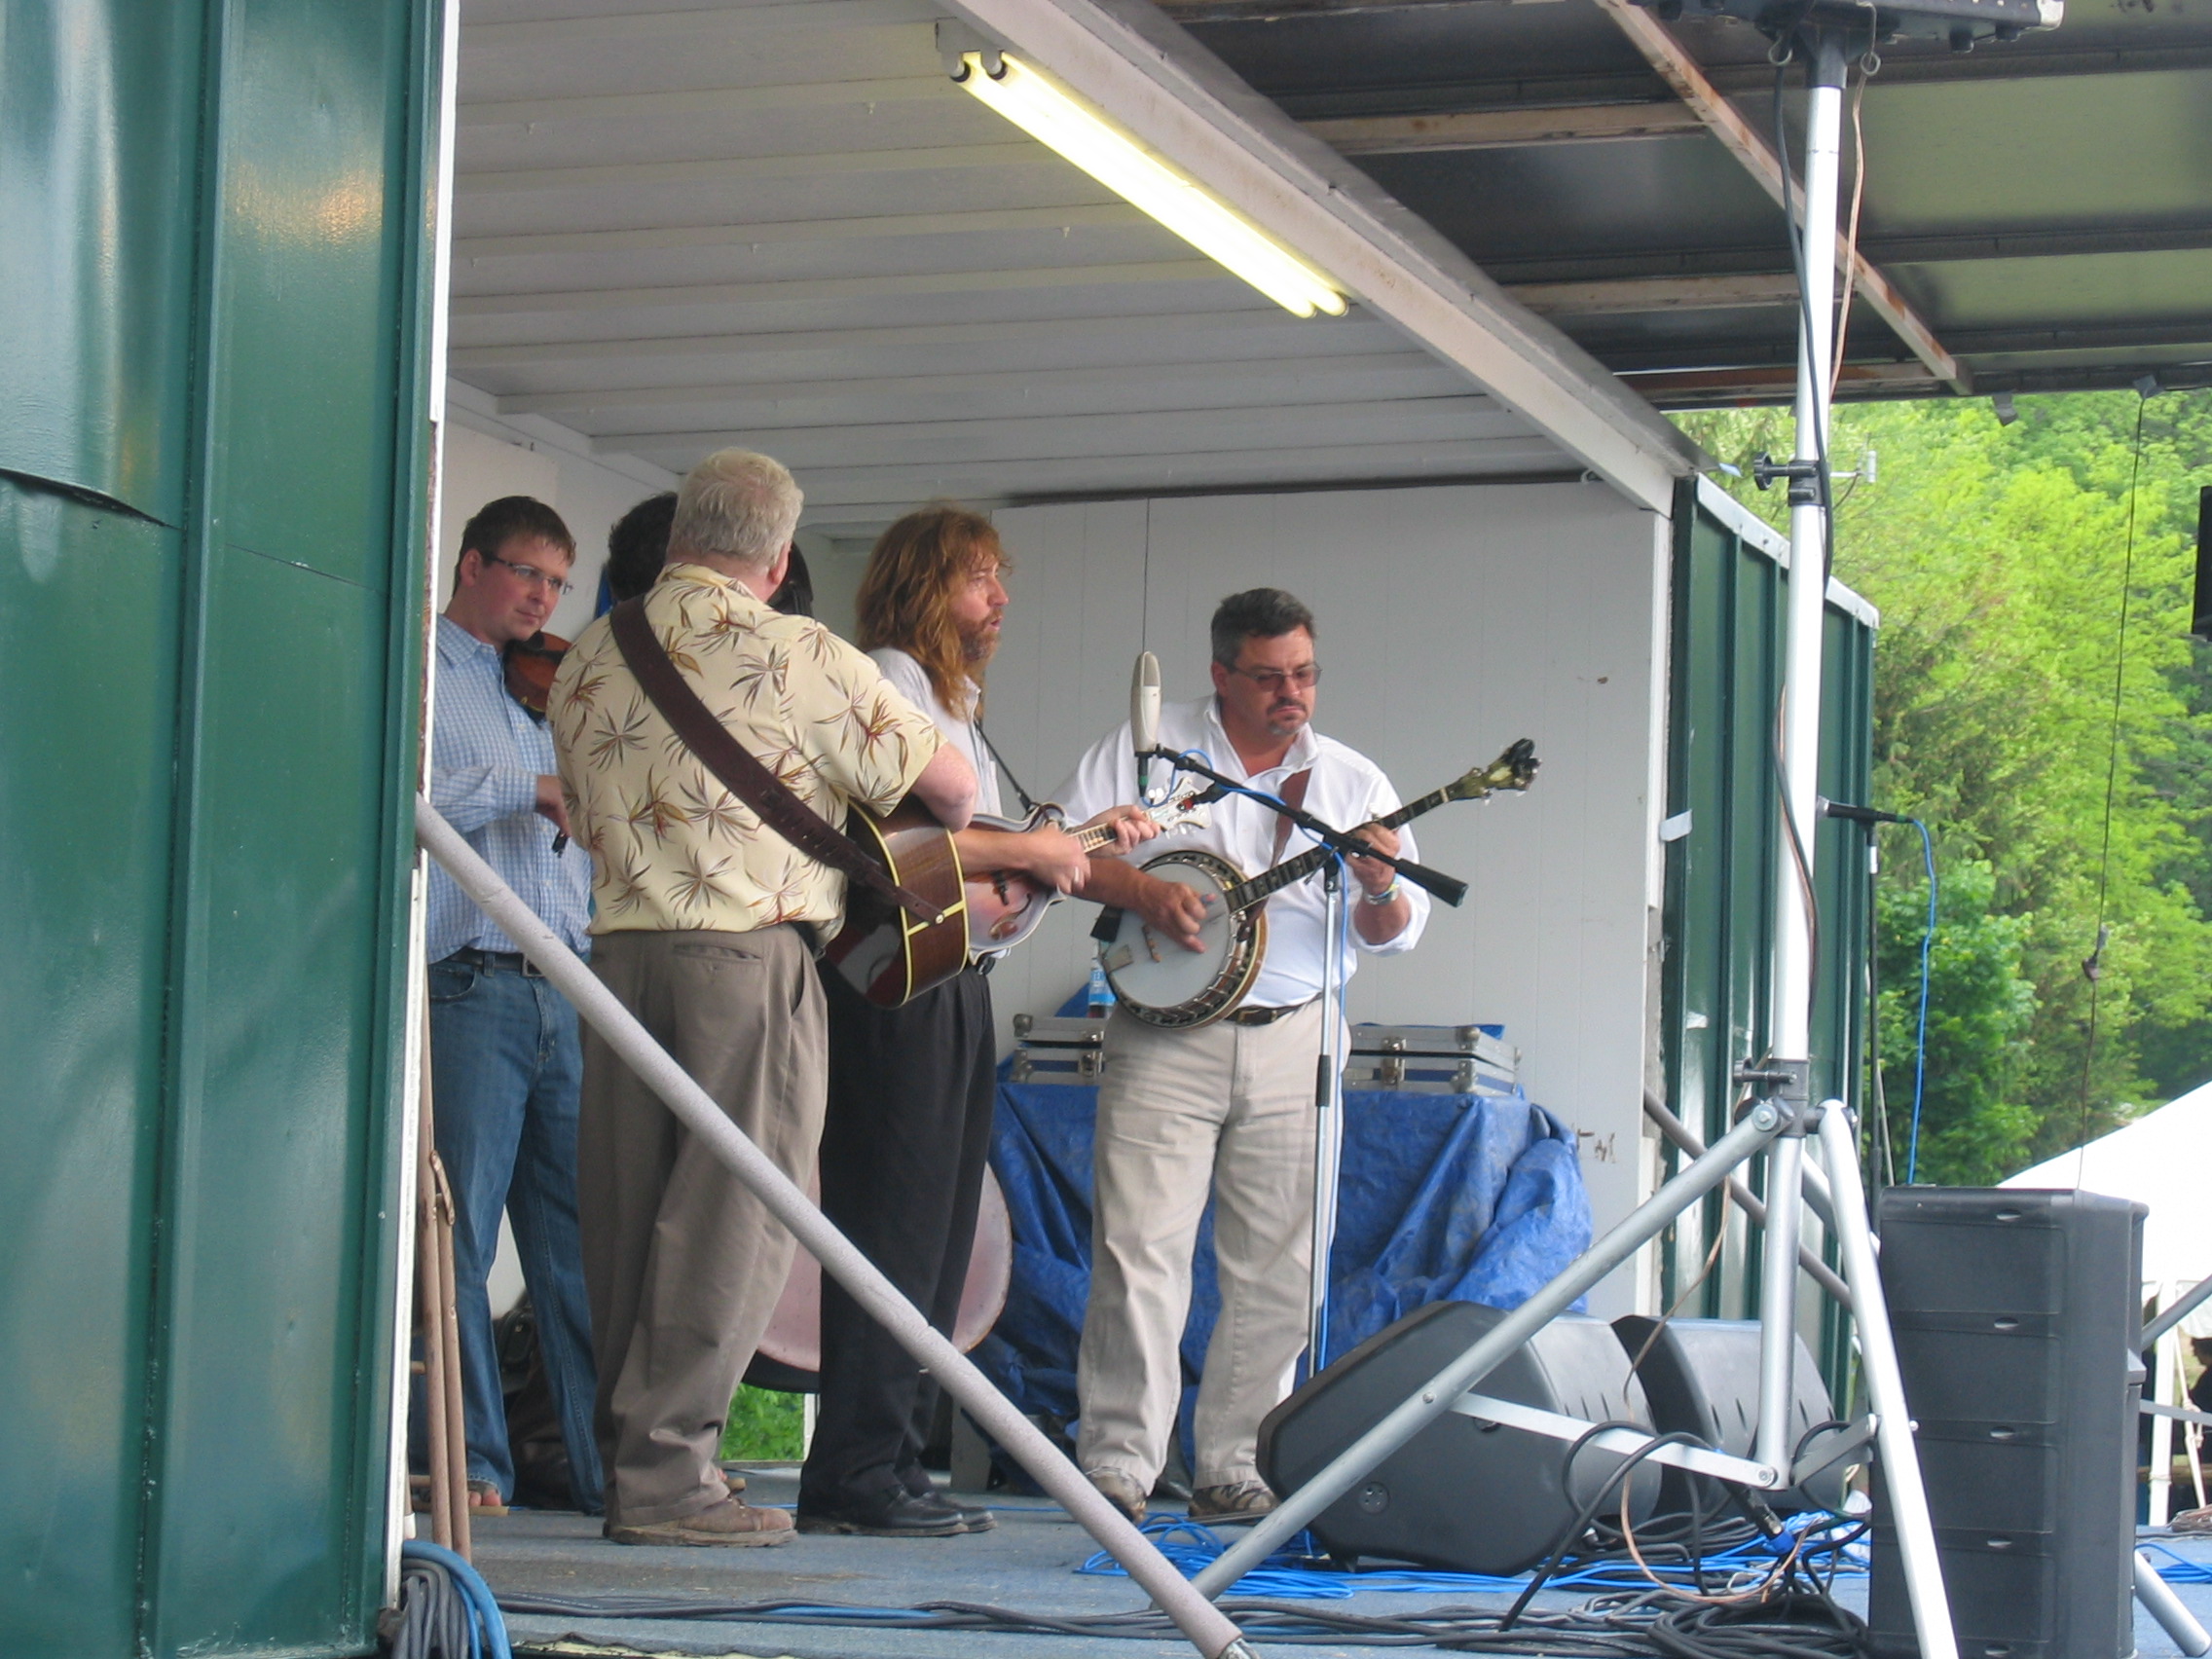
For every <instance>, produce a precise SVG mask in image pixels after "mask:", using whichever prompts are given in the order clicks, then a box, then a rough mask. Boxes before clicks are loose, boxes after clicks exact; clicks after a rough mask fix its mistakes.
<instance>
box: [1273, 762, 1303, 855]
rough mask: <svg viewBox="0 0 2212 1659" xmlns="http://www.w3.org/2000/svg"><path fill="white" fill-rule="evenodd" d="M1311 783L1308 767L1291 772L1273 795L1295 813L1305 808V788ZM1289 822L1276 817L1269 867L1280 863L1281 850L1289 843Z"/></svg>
mask: <svg viewBox="0 0 2212 1659" xmlns="http://www.w3.org/2000/svg"><path fill="white" fill-rule="evenodd" d="M1312 781H1313V768H1312V767H1310V766H1309V767H1307V768H1306V770H1305V771H1303V772H1293V773H1291V775H1290V776H1289V777H1287V778H1285V779H1283V781H1282V788H1281V789H1279V790H1277V791H1276V792H1275V793H1276V794H1277V795H1278V796H1280V797H1281V800H1282V802H1283V804H1284V805H1285V806H1288V807H1290V808H1291V809H1292V810H1293V811H1296V810H1297V809H1299V808H1301V807H1303V806H1305V804H1306V786H1307V785H1308V784H1310V783H1311V782H1312ZM1290 831H1291V822H1290V820H1289V819H1287V818H1279V817H1278V818H1277V819H1276V820H1275V850H1274V851H1273V852H1272V853H1271V854H1269V855H1268V863H1269V865H1270V866H1274V865H1278V864H1280V863H1282V850H1283V848H1284V847H1285V846H1287V845H1288V844H1289V842H1290Z"/></svg>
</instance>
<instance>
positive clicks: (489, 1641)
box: [399, 1538, 514, 1659]
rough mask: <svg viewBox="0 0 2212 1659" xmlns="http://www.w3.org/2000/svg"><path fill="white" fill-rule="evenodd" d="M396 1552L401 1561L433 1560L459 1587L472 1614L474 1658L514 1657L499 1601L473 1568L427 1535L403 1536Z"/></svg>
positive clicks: (470, 1632)
mask: <svg viewBox="0 0 2212 1659" xmlns="http://www.w3.org/2000/svg"><path fill="white" fill-rule="evenodd" d="M399 1556H400V1559H401V1560H402V1561H406V1560H409V1559H412V1560H416V1561H427V1562H434V1563H436V1564H437V1565H438V1566H439V1567H444V1568H445V1569H446V1573H447V1575H448V1576H449V1577H451V1578H452V1579H453V1581H454V1583H455V1585H456V1586H458V1587H459V1588H460V1590H461V1598H462V1599H463V1600H464V1601H466V1602H467V1604H468V1610H469V1613H470V1614H471V1617H470V1619H469V1647H470V1651H471V1653H472V1655H474V1656H475V1659H514V1655H513V1652H512V1650H511V1649H509V1647H508V1646H507V1621H506V1620H505V1619H503V1618H502V1617H500V1616H499V1604H498V1601H497V1600H495V1599H494V1597H493V1595H492V1587H491V1586H490V1585H489V1584H487V1583H485V1582H484V1579H483V1577H482V1575H481V1574H479V1573H478V1572H477V1570H476V1568H474V1567H470V1566H469V1565H468V1563H467V1562H465V1561H463V1560H461V1557H460V1556H458V1555H456V1554H455V1553H454V1552H453V1551H452V1550H449V1549H447V1548H446V1547H445V1545H443V1544H433V1543H431V1542H430V1541H429V1540H428V1539H427V1538H408V1539H406V1540H405V1541H403V1542H402V1543H401V1544H400V1546H399Z"/></svg>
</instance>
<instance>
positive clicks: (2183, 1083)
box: [1677, 392, 2212, 1183]
mask: <svg viewBox="0 0 2212 1659" xmlns="http://www.w3.org/2000/svg"><path fill="white" fill-rule="evenodd" d="M2018 408H2019V416H2020V418H2019V420H2018V422H2017V423H2016V424H2013V425H2010V426H2002V425H2000V424H1998V422H1997V420H1996V418H1995V416H1994V414H1993V413H1992V411H1991V408H1990V405H1989V403H1988V402H1987V401H1986V400H1984V399H1980V398H1975V399H1971V400H1960V401H1946V402H1927V403H1897V404H1864V405H1848V406H1845V407H1843V408H1840V409H1839V410H1838V411H1837V413H1836V418H1835V432H1834V437H1833V441H1832V443H1831V446H1830V454H1831V459H1832V461H1833V464H1834V465H1835V467H1836V468H1838V469H1839V470H1844V471H1849V470H1851V469H1853V468H1854V467H1856V466H1857V465H1858V464H1859V458H1860V457H1861V456H1862V453H1863V452H1864V451H1865V450H1866V449H1868V448H1869V447H1870V448H1872V449H1874V450H1875V451H1877V452H1878V453H1879V455H1880V466H1879V472H1878V482H1876V483H1874V484H1871V485H1866V484H1846V485H1843V486H1839V490H1838V498H1839V499H1838V511H1837V515H1836V549H1835V559H1836V574H1837V575H1838V576H1840V577H1841V578H1842V579H1843V580H1844V581H1845V582H1847V583H1849V584H1850V585H1851V586H1852V587H1854V588H1856V589H1858V590H1859V591H1860V592H1861V593H1862V594H1864V595H1865V596H1866V597H1867V598H1868V599H1869V600H1871V601H1872V602H1873V603H1874V604H1875V605H1876V606H1878V607H1879V608H1880V609H1881V612H1882V627H1881V632H1880V634H1879V636H1878V637H1877V643H1876V645H1875V651H1874V725H1875V731H1874V756H1875V773H1874V776H1875V804H1877V805H1881V806H1885V807H1889V808H1891V809H1893V810H1895V811H1899V812H1905V813H1910V814H1912V815H1913V816H1915V817H1918V818H1921V819H1924V820H1925V821H1926V822H1927V823H1928V825H1929V827H1930V829H1931V830H1932V831H1933V832H1934V835H1935V840H1936V868H1937V873H1938V876H1939V878H1940V882H1939V891H1940V913H1939V916H1938V921H1937V930H1936V942H1935V948H1934V951H1933V962H1932V967H1933V987H1934V988H1933V991H1932V995H1931V999H1930V1024H1929V1046H1928V1061H1927V1065H1928V1074H1927V1093H1926V1106H1925V1110H1924V1115H1923V1122H1922V1127H1921V1140H1920V1167H1919V1176H1920V1179H1922V1180H1924V1181H1930V1180H1933V1181H1941V1182H1961V1183H1979V1182H1986V1181H1994V1180H1996V1179H1998V1178H2000V1177H2002V1176H2004V1175H2006V1174H2009V1173H2010V1172H2011V1171H2013V1170H2015V1169H2018V1168H2021V1167H2023V1166H2024V1165H2026V1164H2028V1163H2030V1162H2033V1161H2037V1160H2039V1159H2042V1158H2045V1157H2048V1156H2050V1155H2051V1154H2053V1153H2055V1152H2059V1151H2063V1150H2065V1149H2066V1148H2068V1147H2070V1146H2073V1145H2076V1144H2078V1143H2079V1142H2080V1141H2081V1140H2083V1139H2084V1138H2087V1137H2088V1136H2091V1135H2095V1134H2100V1133H2103V1132H2104V1131H2105V1130H2107V1129H2109V1128H2111V1127H2112V1126H2113V1125H2114V1124H2116V1123H2118V1122H2119V1121H2120V1120H2121V1119H2123V1118H2124V1117H2126V1116H2127V1115H2129V1114H2130V1113H2131V1112H2132V1111H2133V1110H2134V1109H2136V1108H2138V1107H2140V1106H2143V1105H2147V1104H2150V1103H2154V1102H2158V1101H2163V1100H2166V1099H2169V1098H2171V1097H2172V1096H2173V1095H2175V1094H2177V1093H2179V1092H2181V1091H2182V1090H2184V1089H2186V1088H2194V1087H2195V1086H2196V1085H2197V1084H2200V1083H2203V1082H2205V1081H2206V1080H2207V1079H2212V920H2208V919H2207V918H2208V917H2212V765H2208V764H2207V762H2212V654H2208V649H2207V648H2206V647H2199V646H2197V645H2195V643H2194V642H2193V641H2192V640H2191V639H2190V638H2189V623H2190V602H2191V584H2192V580H2193V575H2194V557H2193V554H2192V547H2193V544H2194V531H2195V524H2196V501H2197V490H2198V487H2199V486H2200V485H2203V484H2206V483H2212V394H2207V393H2201V392H2192V393H2181V392H2170V393H2160V394H2158V395H2157V396H2154V397H2152V398H2150V399H2148V400H2145V399H2141V398H2138V397H2137V396H2136V395H2135V394H2134V393H2133V392H2096V393H2078V394H2074V395H2070V396H2054V397H2041V398H2035V397H2023V398H2021V399H2019V400H2018ZM2139 418H2140V420H2141V430H2142V445H2141V463H2140V470H2139V473H2138V470H2137V463H2136V454H2137V445H2136V431H2137V422H2138V419H2139ZM1677 419H1678V421H1679V424H1681V425H1682V426H1683V427H1684V428H1685V429H1686V430H1687V431H1689V432H1690V433H1691V435H1692V436H1694V437H1696V438H1697V439H1698V440H1699V441H1700V442H1701V443H1703V444H1704V445H1705V447H1706V448H1707V449H1708V450H1709V451H1710V452H1712V454H1713V455H1714V456H1715V457H1716V458H1717V459H1719V460H1722V461H1731V462H1735V463H1738V464H1742V463H1743V462H1744V461H1747V460H1748V458H1749V457H1750V456H1751V455H1752V454H1754V453H1756V452H1758V451H1760V450H1766V451H1769V452H1770V453H1772V454H1774V455H1776V456H1778V457H1779V456H1784V455H1787V454H1788V451H1789V448H1790V425H1789V417H1788V411H1786V410H1725V411H1714V412H1706V413H1698V414H1690V415H1683V416H1680V417H1677ZM2131 478H2132V479H2133V480H2134V484H2133V489H2132V492H2131V490H2130V480H2131ZM1724 482H1726V483H1727V484H1728V485H1729V487H1730V488H1731V490H1732V491H1733V493H1735V494H1736V495H1737V496H1738V498H1740V499H1742V500H1743V501H1745V502H1746V503H1747V504H1748V505H1750V506H1751V508H1752V509H1753V510H1754V511H1757V512H1759V513H1761V514H1762V515H1763V516H1765V517H1766V518H1767V519H1768V520H1769V521H1770V522H1773V523H1776V524H1777V525H1781V524H1782V523H1783V522H1784V519H1785V515H1786V513H1787V506H1786V503H1785V502H1784V501H1783V499H1782V492H1781V490H1780V489H1779V488H1778V489H1776V490H1774V491H1773V492H1771V493H1767V494H1762V493H1760V492H1759V491H1757V490H1755V489H1754V488H1752V486H1751V482H1750V480H1749V478H1748V477H1747V478H1745V479H1743V480H1724ZM2131 510H2132V513H2133V526H2132V539H2133V556H2132V564H2131V568H2130V560H2129V553H2128V548H2129V539H2130V524H2129V515H2130V511H2131ZM2123 571H2124V572H2127V573H2126V574H2125V575H2124V576H2123ZM2123 597H2124V603H2125V605H2126V608H2127V632H2126V648H2125V652H2124V660H2123V658H2122V654H2121V651H2120V611H2121V606H2122V603H2123ZM2116 687H2117V691H2118V715H2117V720H2116V719H2115V691H2116ZM2116 730H2117V748H2116V744H2115V736H2116ZM2108 799H2109V808H2110V809H2109V814H2108ZM1882 851H1883V857H1884V866H1885V867H1884V873H1883V877H1882V882H1883V891H1882V895H1881V899H1880V903H1879V905H1878V917H1877V923H1878V927H1879V929H1880V935H1881V942H1880V948H1879V951H1878V953H1877V960H1878V963H1879V968H1880V974H1881V980H1882V984H1883V993H1882V1009H1881V1038H1882V1042H1881V1047H1882V1071H1883V1081H1884V1084H1885V1087H1886V1090H1887V1094H1888V1099H1889V1105H1890V1114H1891V1121H1892V1124H1893V1134H1894V1145H1895V1148H1896V1159H1897V1174H1898V1177H1899V1179H1901V1178H1902V1177H1903V1174H1904V1159H1905V1143H1906V1137H1907V1133H1908V1128H1907V1119H1908V1118H1909V1115H1910V1108H1911V1101H1912V1083H1913V1022H1914V1015H1915V1012H1916V1005H1917V1001H1918V975H1919V946H1920V933H1921V925H1922V922H1923V920H1924V917H1925V911H1926V905H1927V886H1926V882H1925V879H1924V877H1923V876H1922V874H1921V856H1920V844H1919V838H1918V836H1917V834H1916V833H1915V832H1914V831H1913V830H1910V829H1909V828H1904V827H1900V828H1898V829H1893V830H1886V831H1885V832H1884V834H1883V843H1882ZM2100 884H2101V886H2102V896H2103V903H2102V910H2103V916H2104V922H2105V925H2106V926H2108V927H2109V928H2110V930H2111V931H2110V935H2109V938H2108V940H2107V941H2106V943H2105V945H2104V948H2103V949H2102V951H2101V952H2099V951H2098V949H2097V944H2098V914H2099V894H2100ZM2090 960H2093V961H2094V962H2095V964H2096V968H2097V972H2098V978H2097V981H2096V983H2095V984H2094V985H2092V984H2091V981H2090V978H2089V977H2088V975H2087V974H2086V973H2085V972H2084V970H2083V963H2084V962H2085V961H2090ZM2092 993H2093V994H2094V997H2095V1025H2096V1037H2095V1042H2094V1045H2093V1046H2092V1044H2091V1041H2090V1014H2091V997H2092Z"/></svg>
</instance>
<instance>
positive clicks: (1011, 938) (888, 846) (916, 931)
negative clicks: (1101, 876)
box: [823, 789, 1207, 1008]
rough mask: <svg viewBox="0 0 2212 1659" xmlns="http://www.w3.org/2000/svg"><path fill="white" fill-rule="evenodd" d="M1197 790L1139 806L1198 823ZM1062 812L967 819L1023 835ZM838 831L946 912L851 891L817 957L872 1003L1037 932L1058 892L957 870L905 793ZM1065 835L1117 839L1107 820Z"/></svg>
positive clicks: (942, 840)
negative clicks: (926, 913)
mask: <svg viewBox="0 0 2212 1659" xmlns="http://www.w3.org/2000/svg"><path fill="white" fill-rule="evenodd" d="M1200 793H1201V792H1200V791H1199V790H1198V789H1193V790H1191V791H1189V792H1188V793H1182V794H1179V795H1178V796H1176V797H1175V798H1174V799H1172V800H1169V801H1166V802H1164V803H1162V804H1161V805H1160V806H1156V807H1147V808H1145V812H1146V814H1147V816H1149V817H1150V818H1151V819H1152V821H1153V822H1154V823H1155V824H1157V825H1159V826H1160V828H1161V829H1162V830H1174V829H1178V828H1180V827H1182V826H1184V825H1187V824H1204V823H1205V822H1206V820H1207V807H1206V805H1205V803H1204V802H1203V801H1202V800H1201V799H1200V798H1199V795H1200ZM1059 815H1060V809H1059V808H1058V807H1056V806H1053V805H1051V803H1050V802H1047V803H1045V804H1044V805H1041V806H1038V807H1036V808H1035V809H1033V810H1032V811H1031V812H1030V814H1029V816H1028V817H1027V818H1025V819H1021V820H1015V819H1011V818H993V817H991V816H989V815H988V814H977V817H976V818H975V819H974V820H973V824H974V827H975V828H977V829H978V830H1006V831H1007V832H1009V833H1010V834H1021V833H1024V832H1026V831H1028V830H1035V829H1037V828H1039V827H1040V826H1041V825H1044V824H1046V823H1049V822H1051V821H1053V820H1055V819H1057V818H1058V817H1059ZM845 830H846V833H847V834H849V835H851V836H852V838H853V839H854V840H855V841H857V842H859V843H860V845H861V849H862V850H863V851H864V852H866V854H867V855H868V856H869V857H870V858H872V859H874V860H875V861H876V862H877V863H878V864H880V865H881V866H883V868H884V870H885V872H886V873H887V874H888V875H890V877H891V878H892V879H893V880H894V881H896V882H898V883H899V884H900V885H901V886H903V887H907V888H911V889H912V890H913V891H914V892H916V893H918V894H920V895H921V896H922V898H924V899H926V900H928V901H929V902H930V903H932V904H934V905H937V906H938V907H939V908H940V910H941V911H942V912H943V913H942V914H941V915H940V916H939V917H938V919H937V920H936V921H934V922H924V921H919V920H917V919H916V918H915V917H913V916H911V915H908V914H907V913H905V912H904V911H901V910H894V909H893V908H892V907H891V906H890V905H889V904H886V903H882V902H880V901H879V900H877V899H876V898H875V896H874V895H873V894H871V893H868V892H866V891H862V890H859V889H852V890H848V897H847V900H846V910H845V924H844V926H843V927H842V928H841V929H840V930H839V931H838V933H837V936H836V937H835V938H834V939H832V940H830V945H829V948H828V949H827V950H825V951H824V952H823V957H824V959H825V960H827V961H828V962H830V963H831V964H832V965H834V966H835V968H836V969H837V971H838V972H839V973H841V974H842V975H844V977H845V980H846V983H848V984H850V985H851V986H852V987H853V989H855V990H856V991H858V992H860V993H861V995H862V996H864V997H866V998H867V1000H868V1001H869V1002H871V1003H874V1004H875V1005H876V1006H877V1007H879V1008H897V1007H899V1005H900V1004H902V1003H904V1002H908V1001H910V1000H911V999H913V998H915V997H918V996H920V995H921V994H922V992H924V991H926V990H928V989H930V988H931V987H932V986H933V985H941V984H942V983H944V981H945V980H947V979H949V978H951V977H953V975H955V974H957V973H959V972H960V970H961V969H962V968H964V967H966V966H967V964H968V961H969V958H970V956H971V955H975V956H992V955H997V954H1000V953H1001V952H1004V951H1008V950H1012V949H1013V948H1014V946H1015V945H1017V944H1019V943H1020V942H1021V941H1022V940H1025V939H1027V938H1028V937H1029V936H1030V935H1031V934H1032V933H1034V932H1036V931H1037V925H1038V924H1039V923H1040V922H1042V921H1043V920H1044V919H1045V912H1046V911H1047V910H1048V909H1049V908H1051V904H1052V903H1053V901H1054V900H1056V899H1057V898H1058V897H1059V895H1058V894H1057V893H1055V892H1053V891H1052V890H1051V888H1049V887H1047V886H1045V885H1044V884H1042V883H1041V882H1037V881H1033V880H1031V879H1030V878H1029V876H1028V874H1027V873H1026V872H1024V871H1021V870H1010V869H985V870H974V871H964V870H963V869H962V868H961V867H960V854H959V851H958V849H956V848H955V847H954V846H953V844H952V836H951V834H950V833H949V832H948V831H947V830H945V829H944V828H943V826H941V825H940V824H939V823H938V821H937V820H936V819H935V818H933V817H931V816H930V813H929V810H928V809H927V808H926V807H924V806H922V805H921V803H920V802H918V801H914V800H907V801H903V802H901V803H900V805H899V806H897V807H896V808H894V809H893V810H892V812H891V813H890V814H889V815H888V816H886V817H883V818H877V817H875V816H874V815H873V814H871V813H865V812H856V813H854V814H852V817H851V821H850V822H849V823H848V824H847V825H846V826H845ZM1068 833H1069V835H1070V836H1072V837H1073V838H1074V840H1075V842H1076V844H1077V845H1078V846H1080V847H1082V848H1083V850H1084V851H1085V852H1096V851H1097V850H1098V849H1099V848H1101V847H1110V846H1112V845H1113V844H1114V840H1115V836H1114V828H1113V826H1112V825H1110V824H1101V825H1094V826H1092V827H1090V828H1088V829H1084V830H1069V831H1068Z"/></svg>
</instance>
